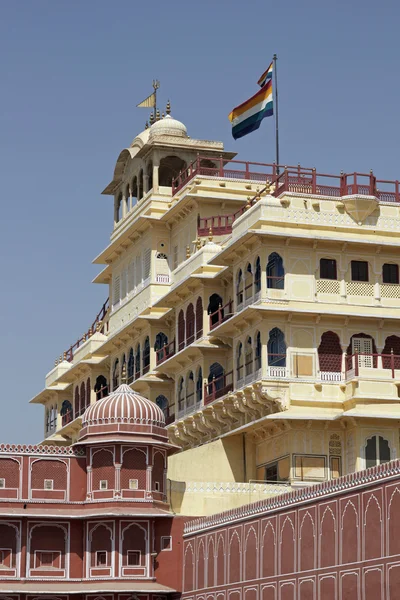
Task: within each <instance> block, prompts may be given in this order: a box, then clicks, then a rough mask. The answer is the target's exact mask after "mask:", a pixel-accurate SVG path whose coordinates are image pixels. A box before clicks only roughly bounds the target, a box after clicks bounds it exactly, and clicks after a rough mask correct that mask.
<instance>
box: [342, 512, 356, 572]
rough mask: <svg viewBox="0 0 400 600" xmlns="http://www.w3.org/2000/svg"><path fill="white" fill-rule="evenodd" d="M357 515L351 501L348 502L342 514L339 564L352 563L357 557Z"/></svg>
mask: <svg viewBox="0 0 400 600" xmlns="http://www.w3.org/2000/svg"><path fill="white" fill-rule="evenodd" d="M358 529H359V528H358V513H357V510H356V507H355V506H354V504H353V502H352V501H351V500H348V501H347V503H346V506H345V508H344V511H343V514H342V530H341V563H343V564H346V563H353V562H357V561H358V560H359V556H358Z"/></svg>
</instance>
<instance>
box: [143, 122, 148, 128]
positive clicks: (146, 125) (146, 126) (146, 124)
mask: <svg viewBox="0 0 400 600" xmlns="http://www.w3.org/2000/svg"><path fill="white" fill-rule="evenodd" d="M144 128H145V129H148V128H149V122H148V121H146V123H145V126H144Z"/></svg>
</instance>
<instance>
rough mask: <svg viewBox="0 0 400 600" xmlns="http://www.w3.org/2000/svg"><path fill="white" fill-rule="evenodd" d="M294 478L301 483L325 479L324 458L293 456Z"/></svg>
mask: <svg viewBox="0 0 400 600" xmlns="http://www.w3.org/2000/svg"><path fill="white" fill-rule="evenodd" d="M293 462H294V476H295V478H296V479H301V480H302V481H306V480H310V481H314V480H322V479H326V472H325V471H326V469H325V467H326V457H325V456H316V455H311V454H310V455H304V454H303V455H297V456H293Z"/></svg>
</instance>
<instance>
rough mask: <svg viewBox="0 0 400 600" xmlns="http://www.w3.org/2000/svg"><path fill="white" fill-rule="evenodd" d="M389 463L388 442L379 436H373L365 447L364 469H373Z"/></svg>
mask: <svg viewBox="0 0 400 600" xmlns="http://www.w3.org/2000/svg"><path fill="white" fill-rule="evenodd" d="M389 461H390V446H389V442H388V441H387V440H385V438H383V437H382V436H381V435H379V436H378V435H374V436H373V437H370V438H369V440H367V443H366V445H365V468H366V469H369V467H375V465H381V464H383V463H387V462H389Z"/></svg>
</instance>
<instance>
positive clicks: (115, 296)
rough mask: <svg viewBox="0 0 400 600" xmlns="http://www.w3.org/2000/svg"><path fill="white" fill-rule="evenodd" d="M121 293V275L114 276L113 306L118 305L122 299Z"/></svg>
mask: <svg viewBox="0 0 400 600" xmlns="http://www.w3.org/2000/svg"><path fill="white" fill-rule="evenodd" d="M120 294H121V278H120V275H115V276H114V283H113V306H116V305H117V304H118V303H119V301H120Z"/></svg>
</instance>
